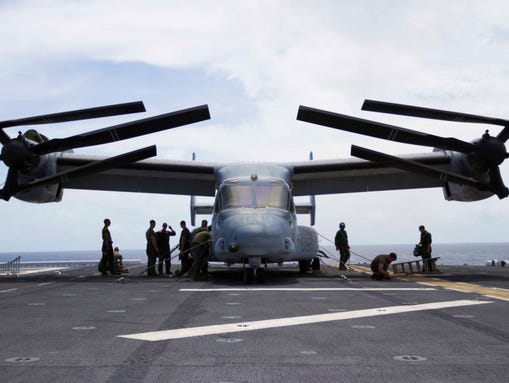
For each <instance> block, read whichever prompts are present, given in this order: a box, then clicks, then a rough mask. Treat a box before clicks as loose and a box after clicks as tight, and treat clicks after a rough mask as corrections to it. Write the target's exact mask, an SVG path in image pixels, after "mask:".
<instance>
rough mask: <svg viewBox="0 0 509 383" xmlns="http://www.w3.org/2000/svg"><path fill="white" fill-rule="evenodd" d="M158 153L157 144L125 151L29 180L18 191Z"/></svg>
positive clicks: (92, 172) (88, 173)
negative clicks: (68, 169)
mask: <svg viewBox="0 0 509 383" xmlns="http://www.w3.org/2000/svg"><path fill="white" fill-rule="evenodd" d="M156 154H157V150H156V146H155V145H152V146H147V147H146V148H143V149H138V150H134V151H132V152H128V153H124V154H121V155H118V156H115V157H110V158H107V159H105V160H101V161H95V162H92V163H90V164H87V165H83V166H80V167H78V168H76V169H73V170H70V171H67V172H60V173H57V174H54V175H52V176H48V177H44V178H39V179H36V180H33V181H30V182H27V183H25V184H23V185H21V186H20V187H19V188H18V189H17V190H16V192H20V191H22V190H26V189H30V188H34V187H38V186H43V185H48V184H54V183H63V184H65V181H66V180H68V179H71V178H80V177H84V176H87V175H90V174H95V173H99V172H103V171H105V170H109V169H113V168H117V167H120V166H123V165H127V164H130V163H132V162H136V161H141V160H144V159H146V158H149V157H154V156H155V155H156Z"/></svg>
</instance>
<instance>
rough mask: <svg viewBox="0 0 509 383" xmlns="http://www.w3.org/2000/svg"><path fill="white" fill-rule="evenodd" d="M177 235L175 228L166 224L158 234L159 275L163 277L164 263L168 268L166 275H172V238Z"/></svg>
mask: <svg viewBox="0 0 509 383" xmlns="http://www.w3.org/2000/svg"><path fill="white" fill-rule="evenodd" d="M166 228H169V230H166ZM176 234H177V233H175V231H174V230H173V228H172V227H171V226H168V224H167V223H166V222H165V223H163V226H162V229H161V230H159V231H158V232H157V233H156V238H157V248H158V249H159V253H158V255H159V257H158V259H159V261H158V264H157V269H158V272H159V275H163V262H164V265H165V266H166V274H171V254H170V236H174V235H176Z"/></svg>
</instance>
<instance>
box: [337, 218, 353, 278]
mask: <svg viewBox="0 0 509 383" xmlns="http://www.w3.org/2000/svg"><path fill="white" fill-rule="evenodd" d="M345 226H346V225H345V223H344V222H341V223H340V224H339V230H338V232H337V233H336V237H335V238H334V244H335V245H336V250H338V251H339V267H338V269H339V270H346V263H347V262H348V260H349V259H350V246H349V245H348V234H347V233H346V230H345Z"/></svg>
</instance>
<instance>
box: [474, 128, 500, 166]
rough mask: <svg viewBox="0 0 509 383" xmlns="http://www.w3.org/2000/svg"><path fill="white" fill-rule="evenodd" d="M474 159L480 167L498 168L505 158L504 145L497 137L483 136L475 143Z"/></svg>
mask: <svg viewBox="0 0 509 383" xmlns="http://www.w3.org/2000/svg"><path fill="white" fill-rule="evenodd" d="M474 157H475V158H476V159H477V161H478V162H479V164H480V165H481V166H485V167H493V166H498V165H500V164H501V163H502V162H504V160H505V159H506V158H507V151H506V147H505V145H504V143H503V142H502V141H500V140H499V139H498V138H497V137H492V136H490V135H489V134H487V133H486V134H484V135H483V137H482V138H481V139H480V140H479V141H478V142H477V145H476V148H475V151H474Z"/></svg>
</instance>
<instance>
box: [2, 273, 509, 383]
mask: <svg viewBox="0 0 509 383" xmlns="http://www.w3.org/2000/svg"><path fill="white" fill-rule="evenodd" d="M142 269H143V266H141V265H140V266H135V267H130V273H129V274H127V275H124V282H125V283H117V280H118V277H114V276H109V277H101V276H99V275H98V273H97V271H96V269H95V268H92V267H89V268H82V269H67V270H64V271H63V274H62V275H57V273H55V271H51V272H46V273H37V274H29V275H22V276H19V277H12V276H10V277H7V276H3V277H0V310H1V315H0V326H1V327H0V342H1V343H0V345H1V347H0V381H2V382H20V383H21V382H24V383H26V382H52V383H57V382H118V383H121V382H280V383H283V382H370V381H380V382H405V383H409V382H426V383H429V382H461V383H464V382H507V379H508V378H507V377H508V376H509V329H508V326H509V321H508V317H509V291H506V290H503V289H509V268H507V267H506V268H501V267H498V268H496V267H493V268H492V267H487V266H482V267H459V266H458V267H453V266H441V271H442V273H441V274H437V275H432V276H412V277H409V278H406V277H404V276H402V278H398V279H395V280H392V281H373V280H371V278H369V276H367V275H366V274H363V273H362V272H360V271H355V270H349V271H345V272H343V275H344V276H345V277H346V278H339V277H338V271H337V270H334V269H333V268H329V267H328V268H326V271H327V273H326V274H322V275H316V276H313V275H300V274H299V273H298V270H297V267H292V268H289V267H283V268H280V267H277V266H274V267H270V268H269V271H268V272H267V280H266V283H264V284H252V285H244V284H243V283H242V281H241V273H240V272H239V269H227V268H225V267H214V268H211V274H212V276H213V280H212V281H204V282H189V281H186V280H184V279H177V278H150V279H149V278H147V277H144V276H141V277H140V276H138V274H139V272H140V271H141V270H142ZM448 281H449V282H448ZM422 282H424V283H426V284H423V283H422ZM455 287H459V288H461V289H462V290H463V289H467V291H456V290H452V289H451V288H455ZM483 287H484V289H482V288H483ZM486 288H487V289H486ZM501 289H502V290H501ZM486 292H488V294H487V293H486ZM490 292H493V294H494V295H496V296H491V295H490V294H491V293H490ZM486 294H487V295H488V296H487V295H486ZM440 303H441V304H442V306H445V307H440V306H438V305H439V304H440ZM425 304H430V305H425ZM460 304H461V305H460ZM361 310H364V311H361ZM322 314H330V315H328V316H324V315H322ZM268 319H273V320H274V321H271V322H267V321H266V320H268ZM298 320H304V322H305V323H303V324H298V325H296V323H297V321H298ZM261 321H265V322H261ZM215 325H230V326H224V327H218V326H216V327H212V326H215ZM197 327H200V328H201V329H196V328H197ZM232 328H233V330H232ZM178 329H187V330H182V331H169V332H168V331H167V332H163V330H178ZM235 329H238V331H237V330H235ZM199 330H200V331H202V333H199V332H198V331H199ZM148 332H155V333H153V334H150V335H146V334H145V333H148ZM132 334H141V335H137V336H139V337H140V338H136V339H133V338H128V337H127V338H126V337H122V336H131V335H132ZM200 334H204V335H200ZM147 339H151V340H147ZM154 339H158V340H154Z"/></svg>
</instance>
